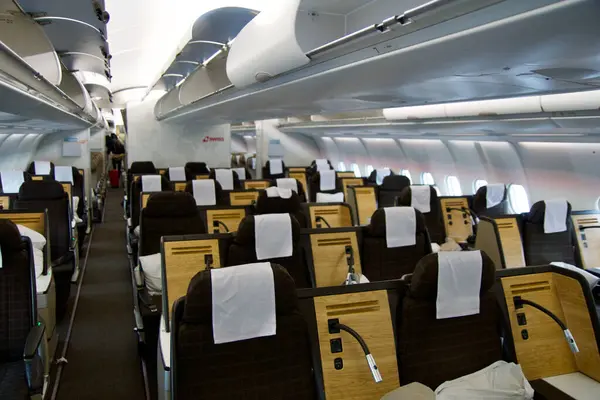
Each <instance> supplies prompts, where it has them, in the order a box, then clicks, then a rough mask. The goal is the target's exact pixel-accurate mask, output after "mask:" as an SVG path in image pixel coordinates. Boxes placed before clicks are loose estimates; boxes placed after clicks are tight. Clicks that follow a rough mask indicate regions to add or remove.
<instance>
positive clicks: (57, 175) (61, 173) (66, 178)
mask: <svg viewBox="0 0 600 400" xmlns="http://www.w3.org/2000/svg"><path fill="white" fill-rule="evenodd" d="M54 179H55V180H56V181H57V182H69V183H70V184H71V185H72V184H73V167H63V166H58V165H57V166H55V167H54Z"/></svg>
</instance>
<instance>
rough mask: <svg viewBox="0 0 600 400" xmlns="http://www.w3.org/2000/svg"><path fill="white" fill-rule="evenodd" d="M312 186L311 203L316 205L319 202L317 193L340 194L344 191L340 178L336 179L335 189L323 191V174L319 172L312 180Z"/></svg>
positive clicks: (310, 182)
mask: <svg viewBox="0 0 600 400" xmlns="http://www.w3.org/2000/svg"><path fill="white" fill-rule="evenodd" d="M308 185H309V186H310V201H311V202H312V203H315V202H316V201H317V193H329V194H332V193H339V192H342V191H343V190H344V189H343V188H342V181H341V180H340V178H337V177H336V178H335V189H333V190H321V174H320V173H319V172H315V174H314V175H313V176H312V177H311V178H310V181H309V183H308Z"/></svg>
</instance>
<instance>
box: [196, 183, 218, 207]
mask: <svg viewBox="0 0 600 400" xmlns="http://www.w3.org/2000/svg"><path fill="white" fill-rule="evenodd" d="M192 192H193V194H194V200H196V205H197V206H214V205H217V193H216V190H215V181H214V180H212V179H197V180H194V181H192Z"/></svg>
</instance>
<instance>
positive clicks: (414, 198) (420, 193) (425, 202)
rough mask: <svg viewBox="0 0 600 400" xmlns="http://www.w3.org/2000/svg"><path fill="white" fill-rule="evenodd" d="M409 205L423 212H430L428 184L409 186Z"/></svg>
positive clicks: (429, 189)
mask: <svg viewBox="0 0 600 400" xmlns="http://www.w3.org/2000/svg"><path fill="white" fill-rule="evenodd" d="M410 205H411V206H412V207H414V208H416V209H417V210H419V211H421V212H422V213H423V214H427V213H428V212H431V188H430V187H429V185H425V186H411V187H410Z"/></svg>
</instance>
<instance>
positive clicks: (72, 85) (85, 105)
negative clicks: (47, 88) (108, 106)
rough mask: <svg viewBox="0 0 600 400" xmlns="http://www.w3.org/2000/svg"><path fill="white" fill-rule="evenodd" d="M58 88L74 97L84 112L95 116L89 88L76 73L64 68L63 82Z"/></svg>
mask: <svg viewBox="0 0 600 400" xmlns="http://www.w3.org/2000/svg"><path fill="white" fill-rule="evenodd" d="M58 88H59V89H60V90H62V91H63V92H64V93H65V94H66V95H67V96H69V97H70V98H71V99H73V101H74V102H75V103H77V105H78V106H79V107H80V108H81V110H82V111H83V112H85V113H87V114H90V115H92V116H94V106H93V103H92V99H91V97H90V94H89V93H88V91H87V89H86V88H85V86H83V83H81V82H80V81H79V79H77V77H76V76H75V75H73V74H71V73H70V72H69V71H67V70H66V69H64V68H63V71H62V82H61V83H60V85H59V86H58Z"/></svg>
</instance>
